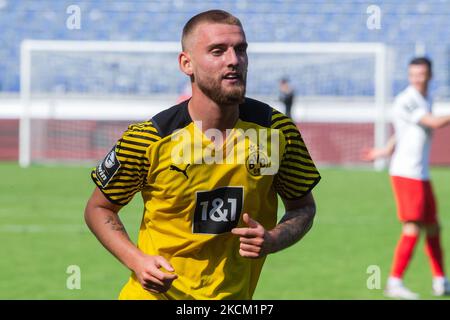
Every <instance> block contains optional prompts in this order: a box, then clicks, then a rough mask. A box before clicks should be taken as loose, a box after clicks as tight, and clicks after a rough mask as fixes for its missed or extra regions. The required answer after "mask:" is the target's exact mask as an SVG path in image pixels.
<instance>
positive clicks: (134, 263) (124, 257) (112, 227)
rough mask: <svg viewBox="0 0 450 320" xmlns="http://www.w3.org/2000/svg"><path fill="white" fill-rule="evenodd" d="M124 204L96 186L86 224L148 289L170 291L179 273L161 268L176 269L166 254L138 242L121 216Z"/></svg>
mask: <svg viewBox="0 0 450 320" xmlns="http://www.w3.org/2000/svg"><path fill="white" fill-rule="evenodd" d="M121 208H122V207H121V206H118V205H115V204H113V203H111V202H110V201H109V200H108V199H107V198H106V197H105V196H104V195H103V193H102V192H101V191H100V190H99V189H98V188H95V190H94V192H93V193H92V196H91V197H90V199H89V201H88V203H87V205H86V209H85V212H84V217H85V220H86V224H87V225H88V227H89V229H91V231H92V233H94V235H95V236H96V237H97V239H98V240H99V241H100V243H101V244H102V245H103V246H104V247H105V248H106V249H107V250H108V251H109V252H111V253H112V254H113V255H114V256H115V257H116V258H117V259H118V260H119V261H120V262H122V263H123V264H124V265H125V266H126V267H128V268H129V269H130V270H132V271H133V272H134V273H135V274H136V276H137V277H138V279H139V281H140V282H141V285H142V286H143V287H144V288H145V289H147V290H149V291H151V292H155V293H160V292H165V291H167V290H168V289H169V288H170V285H171V283H172V281H173V280H174V279H176V275H175V274H171V273H164V272H162V271H161V270H159V268H160V267H164V268H165V269H167V270H168V271H173V268H172V266H171V265H170V264H169V263H168V262H167V261H166V260H165V259H164V258H163V257H160V256H150V255H146V254H144V253H143V252H142V251H140V250H139V249H138V248H137V247H136V246H135V245H134V243H133V242H132V241H131V240H130V238H129V236H128V234H127V231H126V230H125V227H124V225H123V224H122V222H121V220H120V218H119V215H118V213H119V210H120V209H121Z"/></svg>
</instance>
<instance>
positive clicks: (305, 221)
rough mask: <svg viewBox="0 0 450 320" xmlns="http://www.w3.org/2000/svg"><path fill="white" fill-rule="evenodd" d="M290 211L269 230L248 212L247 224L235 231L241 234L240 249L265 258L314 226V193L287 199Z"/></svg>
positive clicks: (245, 216) (247, 254) (235, 233)
mask: <svg viewBox="0 0 450 320" xmlns="http://www.w3.org/2000/svg"><path fill="white" fill-rule="evenodd" d="M283 202H284V206H285V208H286V213H285V215H284V216H283V218H281V220H280V222H279V223H278V224H277V225H276V227H275V228H273V229H272V230H265V229H264V227H263V226H262V225H261V224H259V223H258V222H257V221H255V220H253V219H252V218H251V217H250V216H249V215H248V214H247V213H244V216H243V220H244V222H245V223H246V224H247V227H245V228H235V229H233V230H232V231H231V232H232V233H233V234H234V235H237V236H239V237H240V238H239V240H240V247H239V253H240V255H241V256H243V257H246V258H261V257H262V256H264V255H267V254H269V253H274V252H277V251H280V250H283V249H284V248H287V247H289V246H291V245H293V244H294V243H296V242H297V241H299V240H300V239H301V238H303V236H304V235H305V234H306V233H307V232H308V231H309V230H310V229H311V227H312V224H313V220H314V216H315V213H316V205H315V202H314V198H313V196H312V194H311V193H309V194H308V195H306V196H305V197H303V198H301V199H299V200H283Z"/></svg>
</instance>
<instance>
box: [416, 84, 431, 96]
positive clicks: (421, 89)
mask: <svg viewBox="0 0 450 320" xmlns="http://www.w3.org/2000/svg"><path fill="white" fill-rule="evenodd" d="M413 88H414V89H416V90H417V91H418V92H419V93H420V94H421V95H422V96H423V97H425V98H426V97H427V95H428V86H425V87H414V86H413Z"/></svg>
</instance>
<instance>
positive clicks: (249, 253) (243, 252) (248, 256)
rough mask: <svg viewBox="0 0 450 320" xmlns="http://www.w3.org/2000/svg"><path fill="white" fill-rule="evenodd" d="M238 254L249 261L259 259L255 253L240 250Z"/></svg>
mask: <svg viewBox="0 0 450 320" xmlns="http://www.w3.org/2000/svg"><path fill="white" fill-rule="evenodd" d="M239 254H240V255H241V256H242V257H244V258H251V259H255V258H259V255H258V254H257V253H254V252H247V251H245V250H241V249H239Z"/></svg>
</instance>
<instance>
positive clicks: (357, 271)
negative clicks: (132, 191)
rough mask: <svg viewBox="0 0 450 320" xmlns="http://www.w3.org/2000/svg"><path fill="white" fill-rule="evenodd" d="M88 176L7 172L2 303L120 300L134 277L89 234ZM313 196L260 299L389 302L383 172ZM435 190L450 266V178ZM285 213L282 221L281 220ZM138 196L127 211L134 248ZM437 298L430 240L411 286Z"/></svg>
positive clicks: (393, 231) (328, 175)
mask: <svg viewBox="0 0 450 320" xmlns="http://www.w3.org/2000/svg"><path fill="white" fill-rule="evenodd" d="M89 171H90V169H89V168H86V167H84V168H83V167H70V166H64V167H43V166H33V167H31V168H29V169H20V168H19V167H18V166H17V165H16V164H11V163H2V164H0V177H1V179H2V181H1V183H0V203H1V206H0V252H1V259H0V270H1V273H0V299H116V297H117V295H118V292H119V290H120V289H121V287H122V285H123V284H124V283H125V281H126V280H127V278H128V276H129V271H128V270H127V269H126V268H125V267H123V266H122V265H121V264H120V263H119V262H117V261H116V260H115V258H114V257H113V256H111V255H110V254H109V253H108V252H107V251H106V250H105V249H104V248H103V247H102V246H101V245H100V243H99V242H97V240H96V239H95V237H94V236H93V235H92V234H91V233H90V232H89V230H88V229H87V227H86V226H85V224H84V219H83V210H84V206H85V203H86V200H87V199H88V197H89V195H90V194H91V192H92V189H93V187H94V186H93V184H92V182H91V180H90V178H89ZM321 173H322V177H323V178H322V181H321V182H320V183H319V185H318V186H317V187H316V189H315V190H314V196H315V198H316V202H317V216H316V219H315V223H314V226H313V228H312V229H311V231H310V233H309V234H308V235H307V236H306V237H305V238H304V239H303V240H302V241H301V242H300V243H297V244H296V245H294V246H293V247H290V248H288V249H286V250H284V251H282V252H279V253H277V254H273V255H270V256H269V257H268V258H267V261H266V264H265V266H264V269H263V272H262V274H261V278H260V281H259V284H258V287H257V290H256V293H255V295H254V298H255V299H383V295H382V289H383V287H384V284H385V281H386V278H387V276H388V273H389V269H390V264H391V258H392V253H393V250H394V246H395V244H396V241H397V239H398V236H399V232H400V224H399V223H398V221H397V219H396V215H395V204H394V200H393V197H392V194H391V188H390V184H389V178H388V175H387V173H386V172H381V173H379V172H373V171H370V170H345V169H331V168H330V169H325V168H323V169H321ZM432 175H433V181H434V187H435V192H436V196H437V198H438V204H439V209H440V217H441V223H442V225H443V246H444V250H446V253H447V255H446V262H447V265H448V262H450V259H449V257H450V235H449V231H448V228H449V225H450V170H449V169H448V168H435V169H433V170H432ZM282 210H283V209H282V208H281V207H280V212H279V214H280V215H281V214H282ZM141 215H142V204H141V198H140V196H136V197H135V199H134V200H133V201H132V203H131V204H130V205H128V206H127V207H125V208H124V209H123V211H122V212H121V217H122V219H123V221H124V223H125V225H126V227H127V230H128V232H129V233H130V236H131V238H132V239H133V240H136V238H137V231H138V228H139V223H140V219H141ZM69 265H78V266H79V267H80V268H81V289H80V290H69V289H67V288H66V280H67V277H68V276H69V274H67V273H66V270H67V267H68V266H69ZM371 265H376V266H378V267H379V268H380V270H381V288H380V289H376V288H375V289H368V288H367V284H366V283H367V279H368V277H369V276H370V274H368V273H367V268H368V267H369V266H371ZM405 281H406V284H407V285H408V286H409V287H410V288H411V289H412V290H414V291H417V292H419V293H420V294H421V297H422V298H423V299H432V298H433V296H432V295H431V273H430V268H429V264H428V261H427V259H426V256H425V253H424V250H423V238H422V239H421V242H420V243H419V246H418V247H417V248H416V254H415V256H414V259H413V261H412V263H411V265H410V267H409V270H408V272H407V275H406V278H405Z"/></svg>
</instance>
